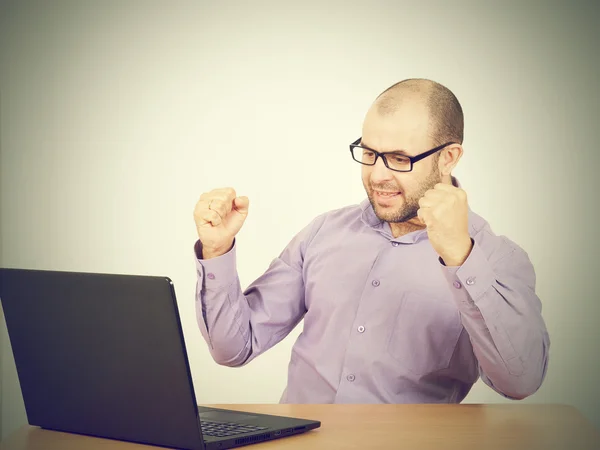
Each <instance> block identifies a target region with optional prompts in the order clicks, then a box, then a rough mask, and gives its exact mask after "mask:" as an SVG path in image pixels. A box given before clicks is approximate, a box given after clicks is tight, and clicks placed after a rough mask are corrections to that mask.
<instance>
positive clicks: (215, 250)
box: [194, 188, 249, 259]
mask: <svg viewBox="0 0 600 450" xmlns="http://www.w3.org/2000/svg"><path fill="white" fill-rule="evenodd" d="M248 205H249V200H248V197H237V195H236V193H235V190H234V189H233V188H223V189H214V190H212V191H210V192H205V193H204V194H202V195H201V196H200V200H198V203H196V208H195V209H194V220H195V222H196V230H197V231H198V237H199V238H200V242H201V243H202V258H203V259H210V258H215V257H217V256H221V255H223V254H225V253H227V252H228V251H229V250H230V249H231V247H232V246H233V239H234V237H235V235H236V234H237V233H238V231H240V229H241V228H242V225H243V224H244V221H245V220H246V217H247V216H248Z"/></svg>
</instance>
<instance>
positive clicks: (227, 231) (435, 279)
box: [194, 79, 550, 403]
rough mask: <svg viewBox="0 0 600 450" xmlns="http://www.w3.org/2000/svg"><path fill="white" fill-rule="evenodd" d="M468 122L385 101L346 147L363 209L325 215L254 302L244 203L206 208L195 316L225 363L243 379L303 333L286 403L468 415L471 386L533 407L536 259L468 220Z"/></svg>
mask: <svg viewBox="0 0 600 450" xmlns="http://www.w3.org/2000/svg"><path fill="white" fill-rule="evenodd" d="M462 141H463V113H462V108H461V106H460V104H459V102H458V101H457V99H456V98H455V96H454V95H453V94H452V92H450V91H449V90H448V89H447V88H446V87H444V86H442V85H440V84H438V83H435V82H433V81H430V80H423V79H410V80H405V81H403V82H400V83H397V84H395V85H394V86H392V87H390V88H389V89H387V90H386V91H384V92H383V93H382V94H381V95H380V96H379V97H378V98H377V99H376V100H375V102H374V103H373V105H372V106H371V108H370V109H369V111H368V112H367V114H366V117H365V120H364V123H363V130H362V138H361V139H358V140H357V141H356V142H354V143H353V144H351V145H350V148H351V155H348V156H352V157H353V158H354V159H355V160H356V161H357V162H358V163H361V164H362V181H363V184H364V187H365V190H366V193H367V196H368V199H365V200H364V201H363V202H362V203H361V204H360V205H354V206H348V207H345V208H341V209H338V210H335V211H330V212H327V213H324V214H322V215H320V216H318V217H316V218H315V219H314V220H313V221H312V222H311V223H310V224H309V225H308V226H306V227H305V228H304V229H303V230H302V231H300V232H299V233H298V234H297V235H296V236H295V237H294V238H293V239H292V240H291V242H290V243H289V244H288V245H287V247H286V248H285V249H284V250H283V252H282V253H281V254H280V255H279V257H277V258H276V259H274V260H273V262H272V263H271V265H270V266H269V268H268V269H267V271H266V272H265V273H264V274H263V275H262V276H260V277H259V278H258V279H257V280H256V281H255V282H253V283H252V284H251V285H250V286H249V287H248V288H247V289H246V290H245V291H242V289H241V287H240V282H239V278H238V275H237V271H236V256H235V255H236V246H235V239H234V238H235V235H236V233H237V232H238V231H239V230H240V228H241V226H242V224H243V223H244V220H245V219H246V216H247V214H248V207H249V200H248V198H246V197H238V196H237V195H236V193H235V191H234V190H233V189H231V188H229V189H216V190H213V191H211V192H208V193H205V194H202V196H201V197H200V200H199V201H198V203H197V205H196V208H195V210H194V217H195V221H196V226H197V231H198V236H199V240H198V241H197V242H196V245H195V253H196V257H197V261H196V264H197V269H198V270H197V273H198V283H197V293H196V295H197V299H196V300H197V302H196V305H197V318H198V325H199V327H200V330H201V332H202V335H203V336H204V339H205V340H206V341H207V343H208V345H209V348H210V352H211V355H212V356H213V358H214V359H215V361H216V362H217V363H219V364H222V365H226V366H241V365H244V364H248V363H249V362H250V361H252V360H253V359H254V358H256V357H257V356H258V355H260V354H261V353H263V352H264V351H266V350H268V349H269V348H271V347H272V346H274V345H275V344H277V343H278V342H280V341H281V340H282V339H283V338H284V337H285V336H286V335H288V333H289V332H290V331H291V330H292V329H293V328H294V327H295V326H296V325H297V324H298V323H299V322H300V320H302V319H304V328H303V331H302V333H301V334H300V336H299V337H298V340H297V341H296V343H295V344H294V347H293V351H292V356H291V361H290V363H289V369H288V383H287V387H286V389H285V391H284V393H283V395H282V397H281V402H287V403H433V402H439V403H458V402H461V401H462V400H463V399H464V398H465V396H466V395H467V393H468V392H469V390H470V389H471V387H472V385H473V384H474V383H475V381H476V380H477V378H478V377H479V376H481V378H482V379H483V381H484V382H485V383H486V384H487V385H488V386H490V387H491V388H492V389H494V390H495V391H496V392H498V393H500V394H501V395H503V396H505V397H507V398H511V399H523V398H525V397H527V396H529V395H531V394H533V393H534V392H536V390H537V389H538V388H539V387H540V385H541V384H542V381H543V379H544V377H545V374H546V368H547V364H548V350H549V345H550V341H549V337H548V333H547V331H546V326H545V323H544V320H543V318H542V315H541V303H540V300H539V299H538V297H537V296H536V293H535V273H534V269H533V267H532V265H531V263H530V261H529V259H528V257H527V254H526V253H525V252H524V251H523V250H522V249H521V248H520V247H518V246H517V245H516V244H515V243H513V242H512V241H510V240H509V239H507V238H506V237H501V236H496V235H495V234H494V233H493V232H492V230H491V228H490V226H489V225H488V223H487V222H486V221H485V220H484V219H483V218H481V217H480V216H478V215H476V214H475V213H473V212H472V211H471V210H470V208H469V207H468V203H467V196H466V194H465V192H464V191H463V190H462V189H461V188H460V185H459V184H458V181H457V180H456V179H455V178H454V177H453V176H452V175H451V172H452V170H453V169H454V167H456V165H457V163H458V162H459V160H460V158H461V156H462V153H463V148H462V145H461V144H462Z"/></svg>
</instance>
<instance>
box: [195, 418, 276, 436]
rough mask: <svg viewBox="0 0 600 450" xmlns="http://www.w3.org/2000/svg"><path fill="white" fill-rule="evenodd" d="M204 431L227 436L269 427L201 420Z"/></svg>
mask: <svg viewBox="0 0 600 450" xmlns="http://www.w3.org/2000/svg"><path fill="white" fill-rule="evenodd" d="M200 425H201V426H202V433H203V434H205V435H207V436H213V437H227V436H234V435H236V434H243V433H250V432H252V431H260V430H266V429H267V427H256V426H254V425H244V424H241V423H234V422H213V421H212V420H204V419H202V420H200Z"/></svg>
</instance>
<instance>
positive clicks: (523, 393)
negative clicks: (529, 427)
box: [442, 231, 550, 399]
mask: <svg viewBox="0 0 600 450" xmlns="http://www.w3.org/2000/svg"><path fill="white" fill-rule="evenodd" d="M442 270H443V272H444V274H445V276H446V278H447V280H448V282H449V283H450V286H451V289H452V291H453V292H454V300H455V301H456V305H457V306H458V309H459V311H460V314H461V318H462V322H463V326H464V327H465V329H466V330H467V332H468V333H469V337H470V339H471V343H472V345H473V350H474V353H475V356H476V357H477V360H478V364H479V373H480V376H481V379H482V380H483V382H484V383H486V384H487V385H488V386H490V387H491V388H492V389H494V390H495V391H496V392H498V393H499V394H501V395H503V396H504V397H507V398H511V399H523V398H525V397H528V396H529V395H531V394H533V393H534V392H536V391H537V390H538V389H539V387H540V386H541V384H542V382H543V380H544V378H545V375H546V371H547V366H548V353H549V348H550V339H549V336H548V332H547V329H546V325H545V323H544V320H543V318H542V314H541V310H542V306H541V301H540V299H539V298H538V296H537V295H536V292H535V272H534V269H533V266H532V264H531V262H530V260H529V257H528V256H527V254H526V253H525V251H524V250H522V249H521V248H520V247H518V246H517V245H516V244H514V243H513V242H511V241H510V240H508V239H507V238H505V237H498V236H495V235H493V234H492V233H491V232H489V231H483V232H482V236H480V239H474V240H473V247H472V250H471V253H470V254H469V256H468V257H467V259H466V260H465V262H464V263H463V264H462V265H461V266H459V267H446V266H442Z"/></svg>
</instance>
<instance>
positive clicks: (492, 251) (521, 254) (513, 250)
mask: <svg viewBox="0 0 600 450" xmlns="http://www.w3.org/2000/svg"><path fill="white" fill-rule="evenodd" d="M469 234H470V235H471V238H473V240H474V241H475V242H476V243H477V245H478V246H479V247H480V248H481V249H482V250H483V251H484V253H485V254H486V256H487V257H488V259H489V261H490V262H492V263H498V262H501V261H504V260H507V259H510V258H515V257H516V258H518V259H524V260H527V261H528V260H529V257H528V255H527V253H526V252H525V250H524V249H523V248H522V247H521V246H519V245H518V244H517V243H516V242H515V241H513V240H512V239H510V238H509V237H508V236H505V235H500V234H496V233H495V232H494V230H493V229H492V226H491V225H490V223H489V222H488V221H487V220H486V219H484V218H483V217H482V216H480V215H479V214H477V213H475V212H473V211H472V210H469Z"/></svg>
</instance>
